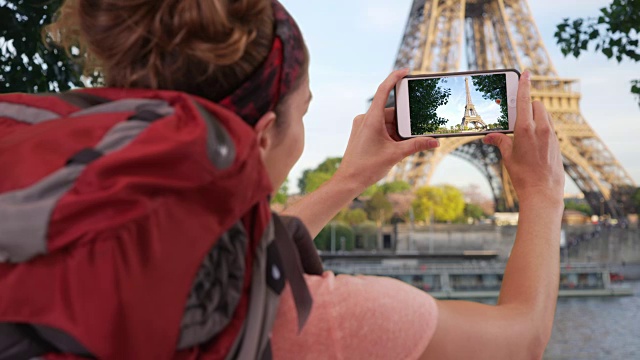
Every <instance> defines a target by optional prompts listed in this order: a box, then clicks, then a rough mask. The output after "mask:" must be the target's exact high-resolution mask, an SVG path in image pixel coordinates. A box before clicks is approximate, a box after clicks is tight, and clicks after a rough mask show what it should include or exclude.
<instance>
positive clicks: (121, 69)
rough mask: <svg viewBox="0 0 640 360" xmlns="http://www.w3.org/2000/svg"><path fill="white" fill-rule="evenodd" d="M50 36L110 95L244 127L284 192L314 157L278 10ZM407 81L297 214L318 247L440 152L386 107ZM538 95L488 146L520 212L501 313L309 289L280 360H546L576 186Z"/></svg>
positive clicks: (424, 297)
mask: <svg viewBox="0 0 640 360" xmlns="http://www.w3.org/2000/svg"><path fill="white" fill-rule="evenodd" d="M49 31H50V32H51V33H52V34H53V35H54V37H56V38H58V40H60V42H61V43H62V44H63V45H65V46H68V45H72V44H80V45H81V46H82V47H83V49H85V50H87V52H88V54H89V60H95V61H96V63H97V64H98V65H99V66H100V67H101V70H102V71H103V73H104V74H105V79H106V83H107V85H108V86H110V87H120V88H153V89H170V90H179V91H184V92H187V93H190V94H193V95H197V96H201V97H204V98H206V99H208V100H211V101H213V102H217V103H220V104H222V105H224V106H226V107H227V108H229V109H230V110H232V111H234V112H236V113H237V114H239V115H240V116H241V117H242V118H243V120H245V121H246V122H247V123H248V124H250V125H251V126H253V128H254V130H255V133H256V138H257V140H258V144H259V147H260V153H261V157H262V160H263V162H264V165H265V166H266V169H267V172H268V175H269V179H270V181H271V183H272V186H273V188H274V189H277V188H279V187H280V184H282V183H283V181H284V180H285V178H286V176H287V174H288V172H289V171H290V169H291V168H292V167H293V165H294V164H295V162H296V161H297V160H298V159H299V157H300V155H301V153H302V150H303V147H304V125H303V122H302V118H303V116H304V114H305V112H306V111H307V108H308V106H309V102H310V101H311V92H310V89H309V76H308V62H309V55H308V53H307V51H306V48H305V46H304V43H303V41H302V38H301V36H300V34H299V31H298V29H297V26H296V25H295V23H294V22H293V19H291V18H290V16H289V15H288V14H287V13H286V12H285V11H284V10H282V8H281V5H279V4H278V3H277V2H276V1H275V0H274V1H270V0H236V1H229V0H67V1H66V2H65V4H64V5H63V7H62V10H61V13H60V17H59V18H58V20H57V22H56V23H55V24H53V25H52V26H51V27H49ZM407 73H408V72H407V70H400V71H395V72H393V73H392V74H391V75H389V77H388V78H387V79H386V80H384V82H383V83H382V84H381V85H380V87H379V88H378V90H377V92H376V95H375V97H374V99H373V102H372V104H371V107H370V109H369V111H368V112H367V113H366V114H363V115H358V116H356V117H355V119H354V121H353V125H352V132H351V136H350V139H349V143H348V146H347V150H346V152H345V154H344V157H343V161H342V163H341V165H340V168H339V169H338V171H337V172H336V174H335V176H334V177H333V178H332V179H331V180H330V181H329V182H327V183H326V184H325V185H324V186H322V187H321V188H320V189H318V190H317V191H315V192H314V193H311V194H309V195H308V196H306V197H305V198H304V199H302V200H300V201H299V202H297V203H296V204H294V205H293V206H291V207H290V208H288V209H287V210H286V211H285V213H286V215H291V216H295V217H297V218H299V219H300V220H302V222H303V223H304V224H305V225H306V227H307V229H308V231H309V233H310V235H311V236H315V235H317V234H318V232H319V231H320V230H321V229H322V227H323V226H324V225H326V224H327V223H328V221H329V220H330V219H331V218H333V217H334V216H335V215H336V214H337V213H338V211H339V210H340V209H342V208H343V207H344V206H345V205H347V204H348V203H349V201H350V200H351V199H353V198H355V197H356V196H357V195H359V194H360V193H362V191H363V190H364V189H366V188H367V187H368V186H370V185H372V184H374V183H376V182H377V181H379V180H380V179H382V178H383V177H384V175H385V174H386V173H387V172H388V171H389V170H390V169H391V167H392V166H393V165H395V164H396V163H398V162H399V161H400V160H402V159H403V158H404V157H406V156H409V155H411V154H414V153H416V152H419V151H426V150H429V149H432V148H435V147H437V146H438V142H437V141H436V140H434V139H431V138H416V139H411V140H406V141H399V139H398V138H397V137H396V135H395V133H396V132H395V128H394V126H395V125H394V119H393V116H394V115H393V114H394V112H393V109H385V108H384V106H385V103H386V100H387V98H388V96H389V93H390V91H391V89H392V88H393V87H394V85H395V84H396V82H397V81H399V80H400V79H401V78H402V77H403V76H405V75H406V74H407ZM529 91H530V74H529V73H528V72H524V74H523V76H522V78H521V81H520V87H519V94H518V119H517V123H516V129H515V137H514V139H513V140H512V139H511V138H509V137H507V136H505V135H503V134H491V135H488V136H486V137H485V139H484V141H485V143H487V144H492V145H495V146H498V147H499V148H500V151H501V153H502V155H503V159H504V163H505V165H506V168H507V170H508V172H509V174H510V176H511V180H512V182H513V185H514V187H515V189H516V191H517V194H518V198H519V201H520V223H519V227H518V233H517V239H516V242H515V245H514V248H513V251H512V253H511V257H510V260H509V263H508V265H507V268H506V270H505V275H504V281H503V286H502V289H501V292H500V298H499V300H498V304H497V305H496V306H490V305H483V304H478V303H472V302H465V301H435V300H434V299H433V298H431V297H430V296H429V295H428V294H426V293H424V292H421V291H419V290H417V289H414V288H412V287H410V286H409V285H406V284H404V283H401V282H399V281H396V280H393V279H386V278H378V277H351V276H338V277H335V276H334V275H333V274H331V273H328V272H327V273H324V274H322V275H305V279H306V283H307V285H308V287H309V289H310V290H311V294H312V296H313V299H314V307H313V310H312V312H311V315H310V317H309V319H308V322H307V324H306V326H305V327H304V329H303V330H302V331H301V332H300V333H298V327H297V322H296V313H295V306H294V303H293V300H292V298H291V295H290V293H289V292H288V291H285V293H284V296H283V298H282V299H281V303H280V307H279V311H278V315H277V318H276V321H275V327H274V329H273V335H272V346H273V354H274V357H275V358H276V359H280V358H292V359H301V358H309V359H318V358H338V359H373V358H378V359H416V358H425V359H426V358H433V359H447V358H460V359H465V358H474V359H484V358H487V359H515V358H541V357H542V354H543V351H544V349H545V346H546V344H547V342H548V340H549V337H550V335H551V328H552V323H553V316H554V312H555V304H556V297H557V291H558V278H559V258H558V246H559V238H560V220H561V214H562V209H563V201H562V195H563V187H564V186H563V185H564V172H563V167H562V161H561V156H560V153H559V146H558V141H557V139H556V137H555V134H554V132H553V129H552V125H551V123H550V118H549V116H548V114H547V113H546V111H545V109H544V107H543V105H542V104H541V103H539V102H534V103H533V104H532V103H531V101H530V93H529ZM311 136H313V134H312V135H311ZM371 149H376V150H375V151H376V156H371ZM308 245H309V244H307V246H308Z"/></svg>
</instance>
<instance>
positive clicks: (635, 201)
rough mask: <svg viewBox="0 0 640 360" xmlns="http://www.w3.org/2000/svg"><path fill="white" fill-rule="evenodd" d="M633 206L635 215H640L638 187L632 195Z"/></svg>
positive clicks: (639, 191)
mask: <svg viewBox="0 0 640 360" xmlns="http://www.w3.org/2000/svg"><path fill="white" fill-rule="evenodd" d="M633 204H634V205H635V206H636V214H640V187H639V188H637V189H636V191H635V193H634V194H633Z"/></svg>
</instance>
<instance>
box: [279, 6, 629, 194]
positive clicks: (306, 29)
mask: <svg viewBox="0 0 640 360" xmlns="http://www.w3.org/2000/svg"><path fill="white" fill-rule="evenodd" d="M281 2H282V3H283V4H284V5H285V7H287V9H288V10H289V12H290V13H291V14H292V15H293V16H294V17H295V19H296V20H297V22H298V24H299V25H300V28H301V29H302V32H303V35H304V37H305V41H306V43H307V46H308V48H309V52H310V54H311V63H310V81H311V90H312V92H313V97H314V98H313V101H312V103H311V107H310V109H309V112H308V114H307V116H306V117H305V126H306V147H305V152H304V154H303V155H302V158H301V159H300V161H299V162H298V164H296V166H295V167H294V169H293V170H292V172H291V174H290V176H289V185H290V189H291V191H294V192H295V191H296V190H297V183H298V179H299V178H300V175H301V173H302V171H303V170H305V169H309V168H314V167H316V166H317V165H318V164H319V163H321V162H322V161H323V160H324V159H326V158H327V157H330V156H342V154H343V153H344V149H345V148H346V145H347V140H348V138H349V133H350V130H351V129H350V127H351V122H352V119H353V118H354V117H355V116H356V115H358V114H360V113H364V112H366V110H367V106H368V99H370V98H371V97H372V96H373V94H374V93H375V90H376V88H377V87H378V85H379V84H380V82H382V81H383V80H384V79H385V77H386V76H387V75H388V74H389V73H390V71H391V70H392V68H393V63H394V61H395V58H396V53H397V51H398V48H399V45H400V42H401V40H402V33H403V31H404V27H405V24H406V20H407V18H408V15H409V9H410V6H411V3H412V0H349V1H345V0H340V1H337V0H324V1H300V0H281ZM608 3H609V1H607V0H573V1H571V0H562V1H557V0H532V1H529V6H530V7H531V11H532V13H533V16H534V19H535V20H536V23H537V25H538V28H539V29H540V32H541V35H542V38H543V41H544V43H545V45H546V47H547V50H548V52H549V55H550V56H551V59H552V61H553V63H554V65H555V67H556V69H557V71H558V73H559V74H560V76H562V77H567V78H577V79H580V87H579V89H580V91H581V93H582V100H581V111H582V115H583V116H584V118H585V119H586V120H587V122H589V124H590V125H591V126H592V127H593V128H594V130H595V131H596V133H597V134H598V135H599V136H600V138H601V139H603V141H604V142H605V143H606V145H607V146H608V147H609V149H610V150H611V151H612V152H613V154H614V155H615V156H616V158H617V159H618V160H619V161H620V162H621V163H622V165H623V167H625V168H626V170H627V171H628V172H629V173H630V175H631V177H632V178H633V180H634V181H635V182H636V185H637V184H638V183H640V161H638V155H639V153H640V152H639V149H640V147H639V146H638V140H637V134H640V107H638V105H637V102H636V99H635V98H634V97H633V96H632V95H631V94H630V92H629V89H630V80H631V79H633V78H637V77H638V74H640V63H631V62H628V61H623V62H622V63H621V64H618V63H616V62H615V61H609V60H608V59H607V58H606V57H605V56H604V55H602V54H595V53H585V54H583V55H582V56H581V57H580V58H579V59H577V60H576V59H574V58H565V57H563V56H562V54H561V52H560V50H559V47H558V46H557V45H556V44H555V40H554V38H553V33H554V32H555V29H556V25H557V24H558V23H560V22H561V21H562V19H563V18H564V17H567V16H570V17H572V18H574V17H584V16H597V14H598V9H600V8H601V7H604V6H606V5H607V4H608ZM460 70H467V69H466V68H462V69H460ZM444 183H448V184H452V185H454V186H458V187H466V186H469V185H471V184H476V185H479V186H480V189H481V190H482V191H483V192H485V193H486V194H487V195H488V194H490V190H489V184H488V183H487V180H486V179H485V178H484V177H483V176H482V175H481V174H480V172H479V171H478V170H476V169H475V168H474V167H473V166H472V165H471V164H469V163H468V162H466V161H464V160H461V159H458V158H456V157H453V156H448V157H447V158H445V160H444V161H443V162H442V163H441V164H440V165H439V166H438V168H437V170H436V172H435V174H434V177H433V179H432V184H444ZM566 191H567V192H571V193H575V192H577V191H578V190H577V187H576V186H575V184H573V182H572V181H571V180H568V181H567V187H566Z"/></svg>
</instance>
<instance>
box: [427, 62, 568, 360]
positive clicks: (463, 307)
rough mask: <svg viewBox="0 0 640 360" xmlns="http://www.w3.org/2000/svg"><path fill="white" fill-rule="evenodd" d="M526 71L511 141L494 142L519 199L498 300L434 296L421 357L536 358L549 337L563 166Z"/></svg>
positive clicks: (492, 139) (491, 140)
mask: <svg viewBox="0 0 640 360" xmlns="http://www.w3.org/2000/svg"><path fill="white" fill-rule="evenodd" d="M529 77H530V74H529V73H528V72H525V73H524V74H523V76H522V78H521V81H520V86H519V92H518V119H517V121H516V129H515V137H514V140H513V141H512V140H511V139H510V138H508V137H507V136H505V135H503V134H492V135H489V136H487V138H486V139H485V142H487V143H491V144H494V145H496V146H498V147H499V148H500V151H501V153H502V155H503V159H504V162H505V166H506V168H507V170H508V172H509V174H510V176H511V180H512V182H513V185H514V187H515V189H516V192H517V193H518V198H519V201H520V217H519V222H518V231H517V234H516V241H515V243H514V246H513V250H512V252H511V256H510V257H509V261H508V263H507V267H506V269H505V273H504V279H503V282H502V289H501V291H500V297H499V299H498V304H497V305H496V306H490V305H483V304H478V303H472V302H465V301H439V302H438V309H439V315H438V325H437V328H436V332H435V334H434V337H433V339H432V341H431V343H430V344H429V346H428V347H427V349H426V351H425V353H424V356H423V358H425V359H470V358H473V359H523V358H524V359H540V358H541V357H542V355H543V353H544V349H545V347H546V345H547V342H548V341H549V338H550V337H551V329H552V326H553V318H554V314H555V306H556V299H557V296H558V286H559V277H560V274H559V273H560V270H559V268H560V266H559V251H560V250H559V249H560V226H561V224H560V223H561V218H562V211H563V209H564V204H563V199H562V194H563V191H564V169H563V166H562V158H561V155H560V150H559V145H558V140H557V138H556V136H555V133H554V131H553V127H552V125H551V123H550V119H549V116H548V114H547V112H546V111H545V109H544V107H543V105H542V104H541V103H538V102H534V103H533V105H532V104H531V100H530V94H529V91H530V81H529Z"/></svg>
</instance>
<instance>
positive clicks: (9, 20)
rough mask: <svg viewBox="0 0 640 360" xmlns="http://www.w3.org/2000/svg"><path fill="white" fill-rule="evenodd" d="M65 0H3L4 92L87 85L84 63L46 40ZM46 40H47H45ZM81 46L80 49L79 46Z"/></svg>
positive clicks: (0, 72) (0, 80)
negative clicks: (44, 33) (44, 31)
mask: <svg viewBox="0 0 640 360" xmlns="http://www.w3.org/2000/svg"><path fill="white" fill-rule="evenodd" d="M61 3H62V1H61V0H48V1H44V0H43V1H25V0H2V1H0V24H2V27H1V28H0V93H12V92H27V93H37V92H47V91H64V90H68V89H70V88H72V87H80V86H83V83H82V81H81V75H82V67H81V66H80V65H79V64H78V62H76V61H77V60H78V58H79V56H80V55H79V51H77V52H76V54H77V56H75V59H70V58H69V57H68V55H67V54H66V52H65V51H64V50H63V49H61V48H59V47H57V46H55V45H53V43H52V41H51V37H50V36H47V37H46V38H45V39H46V40H45V41H43V40H42V35H41V30H42V28H43V26H45V25H48V24H49V23H51V21H52V19H53V16H54V14H55V12H56V10H57V9H58V8H59V7H60V4H61ZM45 42H46V44H45ZM76 50H77V49H76Z"/></svg>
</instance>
